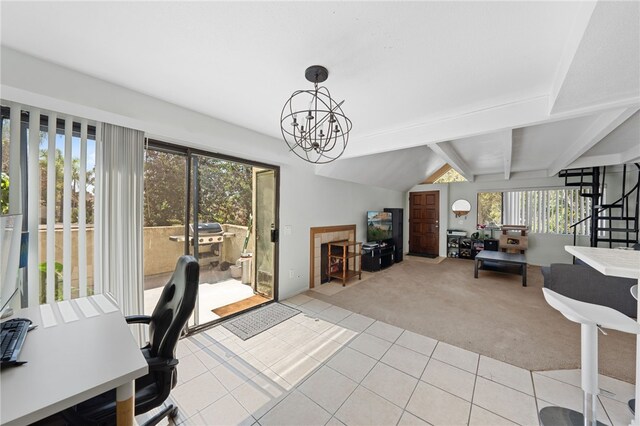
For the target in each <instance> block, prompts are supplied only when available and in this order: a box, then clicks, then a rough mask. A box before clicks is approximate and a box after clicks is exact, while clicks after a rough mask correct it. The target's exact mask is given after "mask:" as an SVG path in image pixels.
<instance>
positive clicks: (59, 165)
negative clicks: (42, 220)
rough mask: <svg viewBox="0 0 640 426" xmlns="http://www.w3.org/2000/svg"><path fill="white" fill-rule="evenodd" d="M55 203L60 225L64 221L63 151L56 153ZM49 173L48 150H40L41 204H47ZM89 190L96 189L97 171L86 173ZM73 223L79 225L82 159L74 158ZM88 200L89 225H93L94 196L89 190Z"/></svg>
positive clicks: (72, 167) (72, 168) (72, 176)
mask: <svg viewBox="0 0 640 426" xmlns="http://www.w3.org/2000/svg"><path fill="white" fill-rule="evenodd" d="M54 161H55V163H54V164H55V174H56V177H55V182H56V191H55V203H56V222H57V223H60V222H62V221H63V220H64V218H63V217H64V155H63V154H62V151H61V150H59V149H56V151H55V160H54ZM47 173H48V152H47V150H46V149H41V150H40V203H41V204H42V205H46V204H47V184H48V179H47V176H48V175H47ZM86 183H87V188H94V187H95V170H93V169H92V170H87V171H86ZM70 185H71V222H72V223H77V222H78V216H79V207H80V159H79V158H73V159H72V160H71V182H70ZM85 200H86V206H85V211H86V218H87V223H93V216H94V202H95V200H94V195H93V193H92V192H91V191H89V190H87V192H86V195H85Z"/></svg>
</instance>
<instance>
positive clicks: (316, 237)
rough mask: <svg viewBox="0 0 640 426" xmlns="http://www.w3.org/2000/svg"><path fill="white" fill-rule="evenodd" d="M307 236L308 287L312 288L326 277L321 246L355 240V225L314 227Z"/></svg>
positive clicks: (325, 265)
mask: <svg viewBox="0 0 640 426" xmlns="http://www.w3.org/2000/svg"><path fill="white" fill-rule="evenodd" d="M309 237H310V238H309V243H310V244H309V288H314V287H317V286H320V284H321V283H322V282H325V281H324V279H326V278H323V275H326V273H327V267H328V264H327V263H325V264H324V265H323V261H322V259H323V258H324V256H323V254H322V246H323V245H325V244H327V243H333V242H337V241H355V239H356V225H339V226H321V227H314V228H311V229H310V235H309ZM327 258H328V256H327Z"/></svg>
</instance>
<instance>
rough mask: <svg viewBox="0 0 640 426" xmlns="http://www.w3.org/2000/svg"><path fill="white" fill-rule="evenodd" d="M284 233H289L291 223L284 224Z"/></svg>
mask: <svg viewBox="0 0 640 426" xmlns="http://www.w3.org/2000/svg"><path fill="white" fill-rule="evenodd" d="M284 235H291V225H285V226H284Z"/></svg>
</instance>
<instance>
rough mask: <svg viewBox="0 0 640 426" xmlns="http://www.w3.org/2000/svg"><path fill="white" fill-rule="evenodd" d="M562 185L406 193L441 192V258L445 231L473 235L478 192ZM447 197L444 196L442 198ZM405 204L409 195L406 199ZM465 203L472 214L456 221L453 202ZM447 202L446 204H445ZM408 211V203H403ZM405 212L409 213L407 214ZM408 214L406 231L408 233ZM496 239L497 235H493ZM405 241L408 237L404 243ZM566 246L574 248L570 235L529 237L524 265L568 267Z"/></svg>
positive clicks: (521, 183)
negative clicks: (452, 208)
mask: <svg viewBox="0 0 640 426" xmlns="http://www.w3.org/2000/svg"><path fill="white" fill-rule="evenodd" d="M563 185H564V179H560V178H557V177H549V178H536V179H520V180H509V181H505V180H502V181H493V182H486V181H483V182H458V183H450V184H439V185H417V186H414V187H413V188H411V189H410V190H409V192H416V191H432V190H438V191H440V223H441V228H440V256H446V230H447V229H448V228H450V229H462V230H465V231H467V235H471V234H472V233H474V232H476V225H477V217H478V214H477V212H478V209H477V194H478V192H491V191H504V190H518V189H533V188H558V187H562V186H563ZM445 194H446V196H445ZM405 198H406V199H407V200H408V194H407V195H406V197H405ZM458 199H465V200H467V201H469V203H471V211H470V212H469V214H468V215H467V216H463V217H460V218H456V217H455V215H454V214H453V212H452V211H451V204H453V202H454V201H455V200H458ZM445 200H446V201H445ZM406 205H407V208H408V201H406ZM407 211H408V210H407ZM408 216H409V215H408V214H407V222H406V228H407V232H408ZM494 235H495V236H497V233H496V234H494ZM407 240H408V233H407V234H406V235H405V241H407ZM565 245H573V235H558V234H536V233H530V234H529V248H528V249H527V261H528V262H529V264H531V265H549V264H551V263H571V262H572V260H573V258H572V256H570V255H568V254H567V253H566V252H565V250H564V246H565ZM578 245H589V239H588V237H579V239H578Z"/></svg>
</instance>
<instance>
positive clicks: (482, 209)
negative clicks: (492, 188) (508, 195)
mask: <svg viewBox="0 0 640 426" xmlns="http://www.w3.org/2000/svg"><path fill="white" fill-rule="evenodd" d="M478 223H479V224H480V225H489V224H490V223H494V224H502V192H479V193H478Z"/></svg>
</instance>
